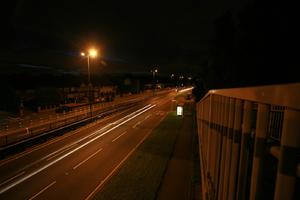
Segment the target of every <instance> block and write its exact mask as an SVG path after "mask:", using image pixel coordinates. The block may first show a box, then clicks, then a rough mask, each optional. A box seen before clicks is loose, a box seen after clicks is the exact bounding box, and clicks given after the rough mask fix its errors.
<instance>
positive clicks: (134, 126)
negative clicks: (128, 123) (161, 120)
mask: <svg viewBox="0 0 300 200" xmlns="http://www.w3.org/2000/svg"><path fill="white" fill-rule="evenodd" d="M140 123H141V122H140V121H139V122H138V123H136V124H135V125H133V126H132V128H136V127H137V126H138V125H139V124H140Z"/></svg>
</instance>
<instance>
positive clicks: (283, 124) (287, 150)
mask: <svg viewBox="0 0 300 200" xmlns="http://www.w3.org/2000/svg"><path fill="white" fill-rule="evenodd" d="M197 125H198V138H199V154H200V166H201V180H202V195H203V199H222V200H224V199H225V200H226V199H228V200H233V199H276V200H279V199H285V200H292V199H300V198H299V189H300V185H299V176H300V172H299V171H300V165H299V158H300V157H299V156H300V154H299V152H300V151H299V149H300V83H293V84H285V85H270V86H259V87H248V88H232V89H220V90H210V91H209V92H208V93H207V94H206V95H205V96H204V97H203V98H202V99H201V100H200V101H199V102H198V103H197Z"/></svg>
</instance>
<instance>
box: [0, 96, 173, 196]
mask: <svg viewBox="0 0 300 200" xmlns="http://www.w3.org/2000/svg"><path fill="white" fill-rule="evenodd" d="M174 95H175V92H170V93H168V94H166V95H164V96H162V97H155V98H153V99H151V100H148V101H147V102H144V103H142V104H139V105H136V107H135V108H132V109H130V110H127V111H123V112H122V113H118V114H115V115H113V116H110V117H107V118H105V119H102V120H101V121H98V122H97V123H94V124H90V125H88V126H85V127H82V128H80V129H78V130H75V131H73V132H69V133H67V134H64V135H63V136H60V137H57V138H55V139H54V140H51V141H49V142H47V143H44V144H41V145H37V146H35V147H32V148H30V149H28V150H27V151H25V152H22V153H21V154H18V155H14V156H13V157H11V158H8V159H6V160H3V161H1V162H0V199H88V198H91V197H92V196H93V194H94V193H95V192H96V191H97V189H98V188H100V187H101V185H102V184H103V183H105V181H106V180H107V179H109V177H110V176H111V175H112V174H113V172H114V171H116V170H117V168H118V167H119V166H120V165H121V164H122V162H124V160H126V158H127V157H128V155H129V154H130V153H131V152H132V151H133V150H134V149H135V148H136V147H137V146H138V145H139V144H140V143H141V142H142V141H143V140H144V138H146V137H147V136H148V135H149V134H150V133H151V131H152V130H153V129H154V128H155V127H156V126H157V125H158V124H159V123H160V122H161V120H163V118H164V117H165V116H166V114H167V113H168V112H169V111H170V110H171V109H172V108H173V109H174V108H175V107H174V106H175V105H174V103H175V102H174V101H172V99H173V98H174Z"/></svg>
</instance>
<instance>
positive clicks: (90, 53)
mask: <svg viewBox="0 0 300 200" xmlns="http://www.w3.org/2000/svg"><path fill="white" fill-rule="evenodd" d="M97 54H98V52H97V50H96V49H90V50H88V52H87V53H85V52H81V56H83V57H86V58H87V67H88V103H89V107H90V115H91V119H92V115H93V113H92V102H91V100H92V98H91V86H92V84H91V73H90V57H92V58H95V57H97Z"/></svg>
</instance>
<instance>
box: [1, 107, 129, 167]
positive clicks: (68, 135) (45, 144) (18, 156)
mask: <svg viewBox="0 0 300 200" xmlns="http://www.w3.org/2000/svg"><path fill="white" fill-rule="evenodd" d="M125 112H126V111H123V112H120V113H117V114H116V115H115V116H111V117H109V118H104V119H102V120H99V121H97V122H99V123H101V122H104V121H107V120H109V119H111V118H113V117H116V116H118V115H121V114H123V113H125ZM97 124H98V123H97ZM97 124H96V125H95V126H97ZM88 128H90V127H87V126H84V127H82V128H79V130H76V131H74V132H72V131H70V132H69V134H65V135H63V136H62V137H58V138H57V139H54V140H50V141H48V142H46V143H44V144H41V145H39V146H36V147H33V148H31V149H29V150H28V151H26V152H23V153H20V154H18V155H16V156H14V157H10V158H8V159H6V160H3V161H0V166H2V165H4V164H6V163H9V162H12V161H14V160H17V159H19V158H22V157H24V156H26V155H28V154H30V153H32V152H34V151H37V150H40V149H42V148H44V147H46V146H49V145H51V144H53V143H55V142H59V141H61V140H63V139H65V138H68V137H70V136H73V134H75V133H78V132H80V131H84V130H86V129H88Z"/></svg>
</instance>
